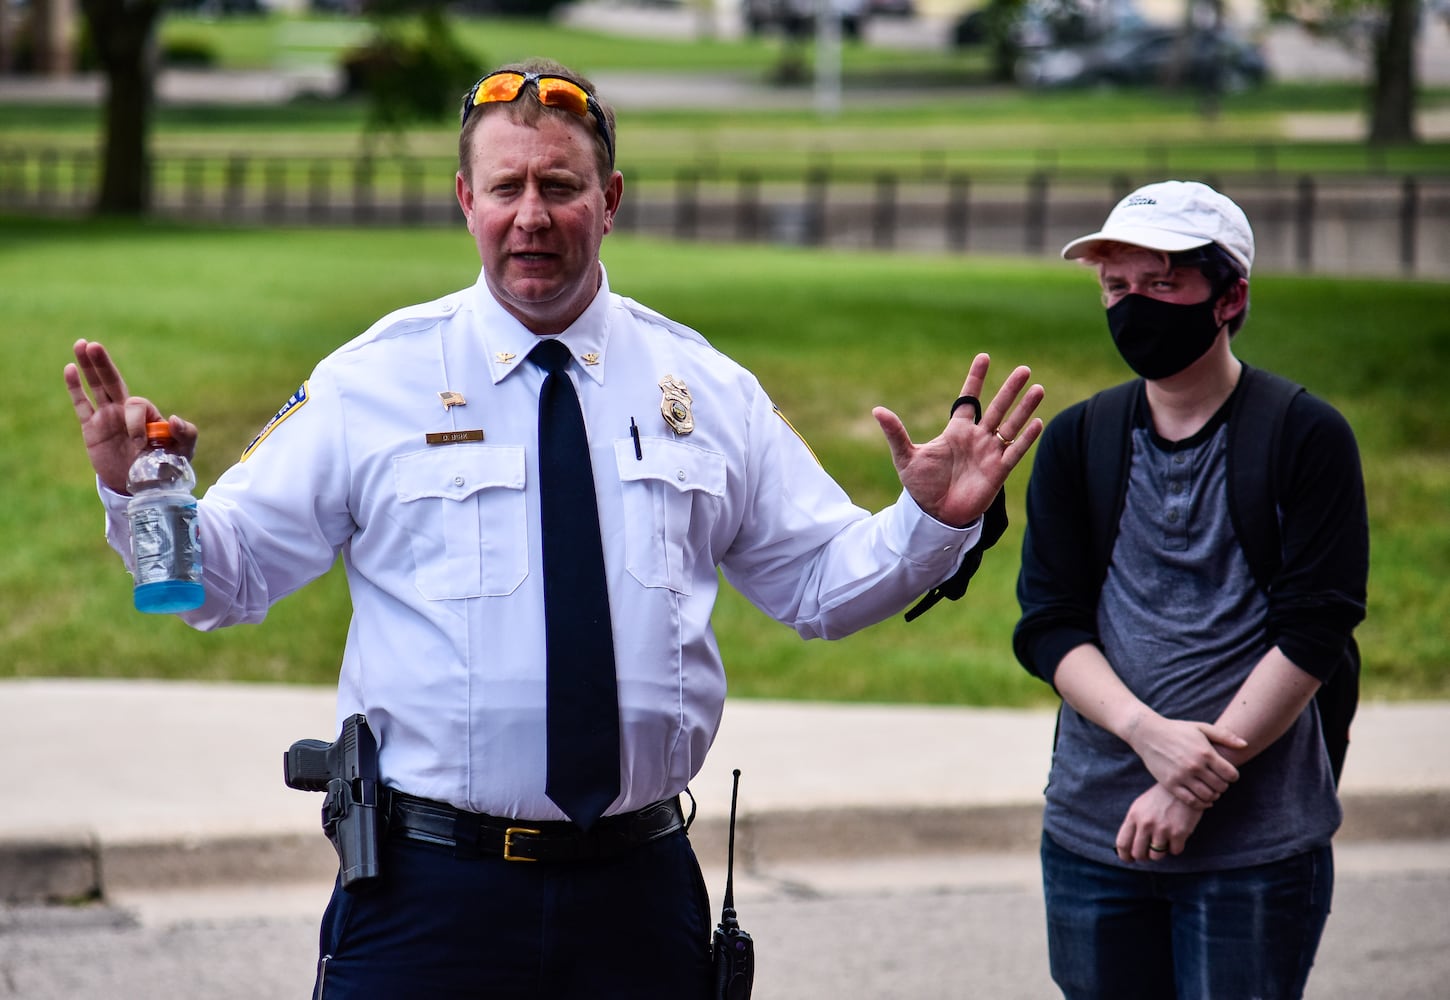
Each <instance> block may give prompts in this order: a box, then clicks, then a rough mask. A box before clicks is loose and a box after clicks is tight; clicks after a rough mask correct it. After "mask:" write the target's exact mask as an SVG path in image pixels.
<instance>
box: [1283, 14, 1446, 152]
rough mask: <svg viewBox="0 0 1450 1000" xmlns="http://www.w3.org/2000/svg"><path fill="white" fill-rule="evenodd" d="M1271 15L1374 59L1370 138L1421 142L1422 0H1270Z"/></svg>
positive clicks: (1387, 140) (1371, 86)
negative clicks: (1418, 58)
mask: <svg viewBox="0 0 1450 1000" xmlns="http://www.w3.org/2000/svg"><path fill="white" fill-rule="evenodd" d="M1265 4H1266V6H1267V8H1268V11H1269V13H1270V14H1271V15H1276V16H1280V17H1288V18H1290V19H1292V20H1294V21H1296V22H1298V23H1299V24H1301V25H1303V26H1304V27H1305V28H1307V29H1308V30H1309V31H1311V32H1313V33H1314V34H1317V35H1322V36H1325V37H1331V38H1335V39H1337V40H1339V41H1340V42H1341V43H1343V44H1345V45H1347V46H1349V47H1351V48H1354V49H1358V50H1361V51H1364V50H1368V54H1369V56H1370V58H1371V59H1372V73H1371V78H1370V84H1369V95H1368V97H1369V109H1368V110H1369V136H1368V139H1369V141H1370V142H1372V143H1381V144H1388V143H1409V142H1415V141H1416V138H1417V137H1416V134H1415V106H1416V102H1417V100H1418V82H1417V78H1416V72H1415V39H1416V38H1417V36H1418V35H1419V32H1420V0H1265Z"/></svg>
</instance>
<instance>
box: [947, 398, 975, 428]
mask: <svg viewBox="0 0 1450 1000" xmlns="http://www.w3.org/2000/svg"><path fill="white" fill-rule="evenodd" d="M966 403H971V404H972V423H974V424H980V423H981V422H982V401H981V400H980V399H978V398H977V397H976V396H958V397H957V401H956V402H955V403H953V404H952V413H951V415H952V416H956V415H957V407H958V406H962V405H964V404H966Z"/></svg>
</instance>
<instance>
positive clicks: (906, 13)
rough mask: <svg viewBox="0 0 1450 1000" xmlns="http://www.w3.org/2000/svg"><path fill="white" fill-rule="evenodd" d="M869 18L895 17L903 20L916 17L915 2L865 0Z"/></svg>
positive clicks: (912, 0)
mask: <svg viewBox="0 0 1450 1000" xmlns="http://www.w3.org/2000/svg"><path fill="white" fill-rule="evenodd" d="M866 14H867V15H868V16H870V17H897V18H901V19H903V20H905V19H907V18H912V17H915V16H916V2H915V0H866Z"/></svg>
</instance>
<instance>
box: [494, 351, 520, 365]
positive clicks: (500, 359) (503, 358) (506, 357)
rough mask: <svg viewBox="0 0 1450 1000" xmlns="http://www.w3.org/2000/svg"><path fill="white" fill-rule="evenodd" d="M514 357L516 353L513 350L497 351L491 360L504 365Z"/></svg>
mask: <svg viewBox="0 0 1450 1000" xmlns="http://www.w3.org/2000/svg"><path fill="white" fill-rule="evenodd" d="M516 357H518V355H517V354H515V353H514V352H513V351H499V352H498V353H497V354H495V355H494V356H493V360H494V361H496V362H497V363H499V364H501V365H506V364H508V363H509V362H510V361H512V360H513V359H514V358H516Z"/></svg>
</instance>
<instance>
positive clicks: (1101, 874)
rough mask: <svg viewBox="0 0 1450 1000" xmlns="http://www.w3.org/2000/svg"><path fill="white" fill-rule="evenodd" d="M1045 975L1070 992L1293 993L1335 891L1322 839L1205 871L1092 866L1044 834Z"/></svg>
mask: <svg viewBox="0 0 1450 1000" xmlns="http://www.w3.org/2000/svg"><path fill="white" fill-rule="evenodd" d="M1042 885H1043V892H1044V896H1045V899H1046V903H1047V942H1048V954H1049V958H1050V960H1051V965H1052V978H1053V980H1054V981H1055V982H1056V983H1057V985H1058V987H1059V988H1060V989H1061V990H1062V993H1063V996H1064V997H1066V998H1067V1000H1173V998H1177V1000H1298V998H1299V997H1301V996H1302V995H1303V993H1304V984H1305V982H1306V981H1307V980H1308V978H1309V969H1310V967H1311V966H1312V965H1313V964H1314V953H1315V951H1316V950H1317V949H1318V948H1319V936H1320V934H1322V933H1323V931H1324V923H1325V921H1326V920H1327V919H1328V918H1329V902H1330V897H1331V896H1332V895H1333V893H1334V855H1333V852H1332V851H1331V849H1330V848H1329V847H1328V846H1327V845H1326V846H1324V847H1320V848H1316V849H1314V850H1312V851H1308V852H1305V853H1304V854H1298V855H1295V856H1294V857H1291V858H1286V859H1284V860H1283V861H1275V862H1272V863H1270V864H1265V865H1255V866H1252V867H1249V868H1237V869H1231V870H1228V871H1210V872H1172V873H1158V872H1154V871H1153V870H1152V868H1151V865H1149V864H1143V865H1138V866H1134V867H1131V868H1119V867H1117V866H1114V865H1106V864H1101V863H1099V862H1096V861H1089V860H1088V859H1086V858H1084V857H1081V856H1080V855H1077V854H1074V853H1072V852H1071V851H1067V850H1064V849H1063V848H1062V847H1060V846H1058V844H1057V843H1055V842H1054V841H1053V840H1052V838H1051V837H1049V836H1047V835H1046V834H1043V836H1042Z"/></svg>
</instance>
